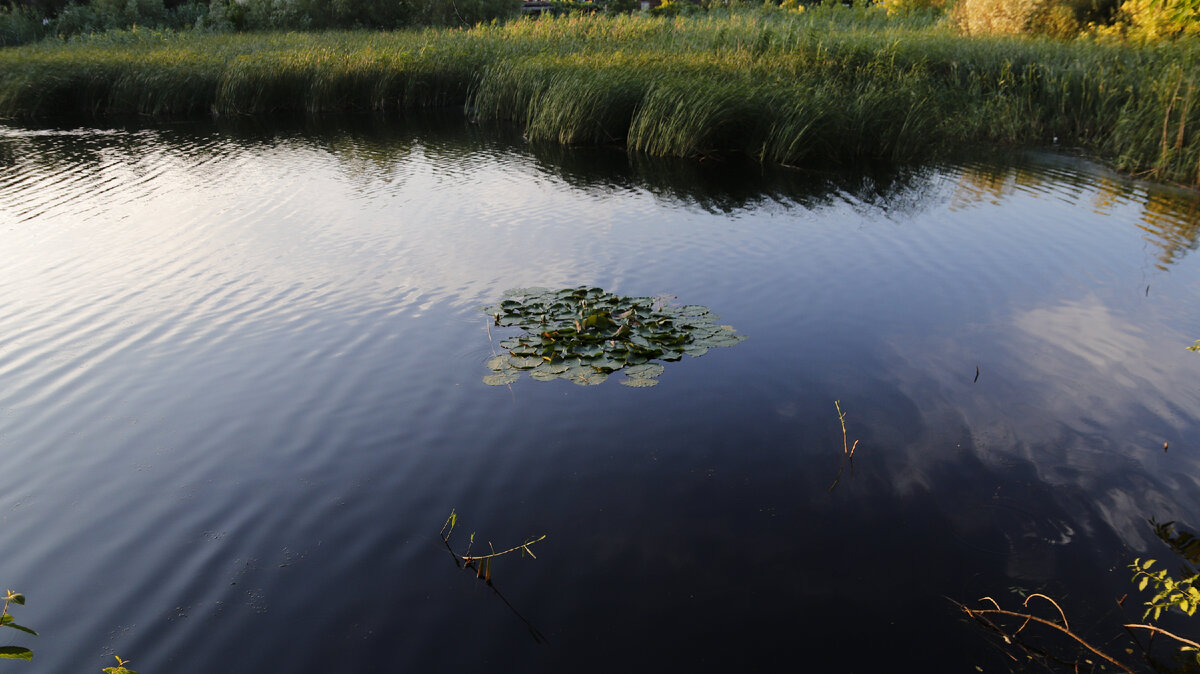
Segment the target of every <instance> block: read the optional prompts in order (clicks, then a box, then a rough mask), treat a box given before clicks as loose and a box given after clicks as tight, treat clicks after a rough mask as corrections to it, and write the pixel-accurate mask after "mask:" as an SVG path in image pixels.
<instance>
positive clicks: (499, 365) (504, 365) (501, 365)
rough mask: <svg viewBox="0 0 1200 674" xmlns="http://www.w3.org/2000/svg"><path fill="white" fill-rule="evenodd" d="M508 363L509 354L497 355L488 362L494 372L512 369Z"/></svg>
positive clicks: (489, 367) (488, 367)
mask: <svg viewBox="0 0 1200 674" xmlns="http://www.w3.org/2000/svg"><path fill="white" fill-rule="evenodd" d="M510 368H511V366H510V365H509V364H508V356H496V357H495V358H492V359H491V360H489V361H488V362H487V369H489V370H492V371H494V372H501V371H503V370H508V369H510Z"/></svg>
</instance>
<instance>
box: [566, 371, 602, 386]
mask: <svg viewBox="0 0 1200 674" xmlns="http://www.w3.org/2000/svg"><path fill="white" fill-rule="evenodd" d="M563 376H566V377H567V379H569V380H571V383H572V384H578V385H579V386H595V385H597V384H603V383H604V380H606V379H608V373H607V372H596V371H595V370H591V371H588V372H583V371H575V372H574V373H573V374H570V375H563Z"/></svg>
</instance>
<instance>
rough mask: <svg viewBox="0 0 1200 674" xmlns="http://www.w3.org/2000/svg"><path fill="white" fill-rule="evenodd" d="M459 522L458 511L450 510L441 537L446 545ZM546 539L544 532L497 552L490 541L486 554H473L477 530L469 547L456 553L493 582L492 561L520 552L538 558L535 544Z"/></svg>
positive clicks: (471, 537)
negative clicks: (472, 549)
mask: <svg viewBox="0 0 1200 674" xmlns="http://www.w3.org/2000/svg"><path fill="white" fill-rule="evenodd" d="M456 524H458V513H457V512H455V511H454V510H453V509H451V510H450V516H449V517H447V518H446V523H445V524H443V525H442V531H441V534H440V535H441V537H442V542H443V543H445V544H446V547H447V548H449V547H450V534H451V533H453V532H454V526H455V525H456ZM545 539H546V534H542V535H541V536H539V537H537V538H531V539H529V540H527V541H525V542H524V543H521V544H520V545H515V546H513V547H511V548H509V549H507V550H501V551H500V552H496V549H495V548H494V547H493V546H492V544H491V542H490V541H489V542H488V549H490V550H491V552H490V553H489V554H486V555H472V554H471V547H472V546H474V545H475V532H471V536H470V538H469V540H468V541H467V549H466V550H465V551H464V552H463V553H462V554H461V555H460V554H457V553H455V557H457V558H458V559H459V560H461V561H462V564H463V566H465V567H466V568H468V569H472V568H473V569H475V575H476V576H477V577H479V578H482V579H483V580H485V581H487V582H488V583H491V582H492V561H493V560H494V559H496V558H497V557H503V556H504V555H508V554H512V553H514V552H520V554H521V556H522V557H524V556H525V555H529V556H530V557H532V558H533V559H537V555H535V554H533V548H532V546H533V544H534V543H540V542H542V541H543V540H545Z"/></svg>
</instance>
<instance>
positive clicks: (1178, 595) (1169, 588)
mask: <svg viewBox="0 0 1200 674" xmlns="http://www.w3.org/2000/svg"><path fill="white" fill-rule="evenodd" d="M1154 563H1155V560H1153V559H1147V560H1146V561H1144V562H1143V561H1142V560H1141V559H1135V560H1133V564H1130V565H1129V568H1130V569H1133V572H1134V573H1133V578H1132V579H1131V580H1132V581H1133V582H1134V583H1137V588H1138V590H1139V591H1141V592H1144V591H1145V590H1146V588H1147V587H1148V586H1150V585H1151V584H1153V585H1154V588H1153V589H1154V590H1155V591H1156V592H1157V594H1155V595H1154V597H1153V598H1152V599H1151V600H1150V601H1148V602H1146V612H1145V613H1143V614H1142V619H1143V620H1145V619H1146V618H1149V617H1150V614H1151V613H1153V614H1154V618H1153V619H1154V620H1158V617H1159V616H1160V615H1162V613H1163V611H1167V610H1169V609H1171V608H1178V609H1179V610H1181V611H1183V612H1184V613H1186V614H1188V615H1195V614H1196V607H1197V606H1198V605H1200V587H1196V584H1197V583H1198V582H1200V576H1189V577H1187V578H1183V579H1182V580H1175V579H1174V578H1172V577H1171V575H1170V574H1169V573H1168V572H1167V570H1166V569H1159V570H1158V571H1154V572H1151V571H1150V567H1151V566H1154Z"/></svg>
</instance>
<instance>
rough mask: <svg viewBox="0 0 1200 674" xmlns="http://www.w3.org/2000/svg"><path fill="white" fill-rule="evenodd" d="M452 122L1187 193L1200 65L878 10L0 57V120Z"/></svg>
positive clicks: (1195, 166)
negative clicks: (1074, 156) (1068, 150)
mask: <svg viewBox="0 0 1200 674" xmlns="http://www.w3.org/2000/svg"><path fill="white" fill-rule="evenodd" d="M446 105H455V106H458V105H464V106H466V109H467V110H468V111H469V113H470V114H471V115H473V116H474V117H476V118H478V119H480V120H515V121H516V122H517V123H519V124H521V125H522V126H523V127H524V129H525V131H526V134H527V135H528V137H529V138H530V139H531V140H534V141H555V142H561V143H570V144H591V143H611V142H619V143H625V144H626V145H627V146H628V147H629V148H630V149H631V150H633V151H638V152H646V153H649V154H654V155H675V156H697V155H706V154H711V153H716V152H744V153H747V154H749V155H751V156H753V157H756V158H758V159H760V160H762V161H766V162H780V163H785V164H807V165H820V164H823V163H849V162H852V161H855V160H858V159H863V158H882V159H890V160H916V159H928V158H932V157H937V156H940V155H945V154H947V153H950V152H955V151H961V150H962V148H964V147H971V146H980V147H987V146H990V145H995V144H1006V145H1007V144H1012V145H1051V144H1055V143H1057V145H1059V146H1063V147H1078V148H1082V149H1085V150H1086V151H1088V152H1090V153H1092V154H1093V155H1094V156H1097V157H1098V158H1101V159H1104V160H1106V161H1108V162H1110V163H1111V164H1113V165H1115V166H1116V167H1117V168H1119V169H1122V170H1125V171H1128V172H1130V173H1133V174H1135V175H1139V176H1142V177H1148V178H1151V179H1156V180H1163V181H1173V182H1179V183H1184V184H1188V185H1193V186H1200V44H1198V43H1197V42H1195V41H1190V40H1181V41H1175V42H1167V43H1161V44H1149V45H1141V46H1139V45H1131V44H1116V43H1111V44H1109V43H1103V42H1097V41H1089V40H1075V41H1067V42H1063V41H1054V40H1050V39H1045V38H1031V37H1016V36H1014V37H966V36H961V35H957V34H955V33H954V32H952V31H951V30H950V29H948V28H944V27H940V26H938V25H932V24H931V22H930V21H924V22H922V21H916V20H912V19H907V20H906V19H896V18H889V17H888V16H887V14H886V12H884V11H882V9H878V8H848V7H824V8H817V9H811V8H810V9H808V10H807V11H801V12H796V11H789V10H784V9H762V10H741V11H732V12H710V13H708V14H703V15H697V16H676V17H652V16H638V15H635V16H615V17H605V16H573V17H559V18H551V17H544V18H541V19H537V20H522V21H516V22H513V23H508V24H497V25H481V26H477V27H475V28H471V29H426V30H411V31H397V32H369V31H352V32H323V33H243V34H210V33H203V32H194V31H193V32H179V33H174V32H155V31H145V30H135V31H124V32H110V33H105V34H100V35H95V36H86V37H79V38H74V39H71V40H69V41H66V42H64V41H61V40H59V41H55V40H51V41H45V42H40V43H36V44H32V45H26V46H21V47H7V48H3V49H0V116H4V117H9V118H37V117H49V116H55V115H62V114H64V113H70V114H81V113H82V114H87V115H125V114H137V115H148V116H154V117H168V116H180V115H206V114H215V115H243V114H250V115H259V114H271V113H285V112H292V113H295V112H300V113H311V114H319V113H327V112H346V111H395V110H402V109H406V108H415V107H431V106H446Z"/></svg>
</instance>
